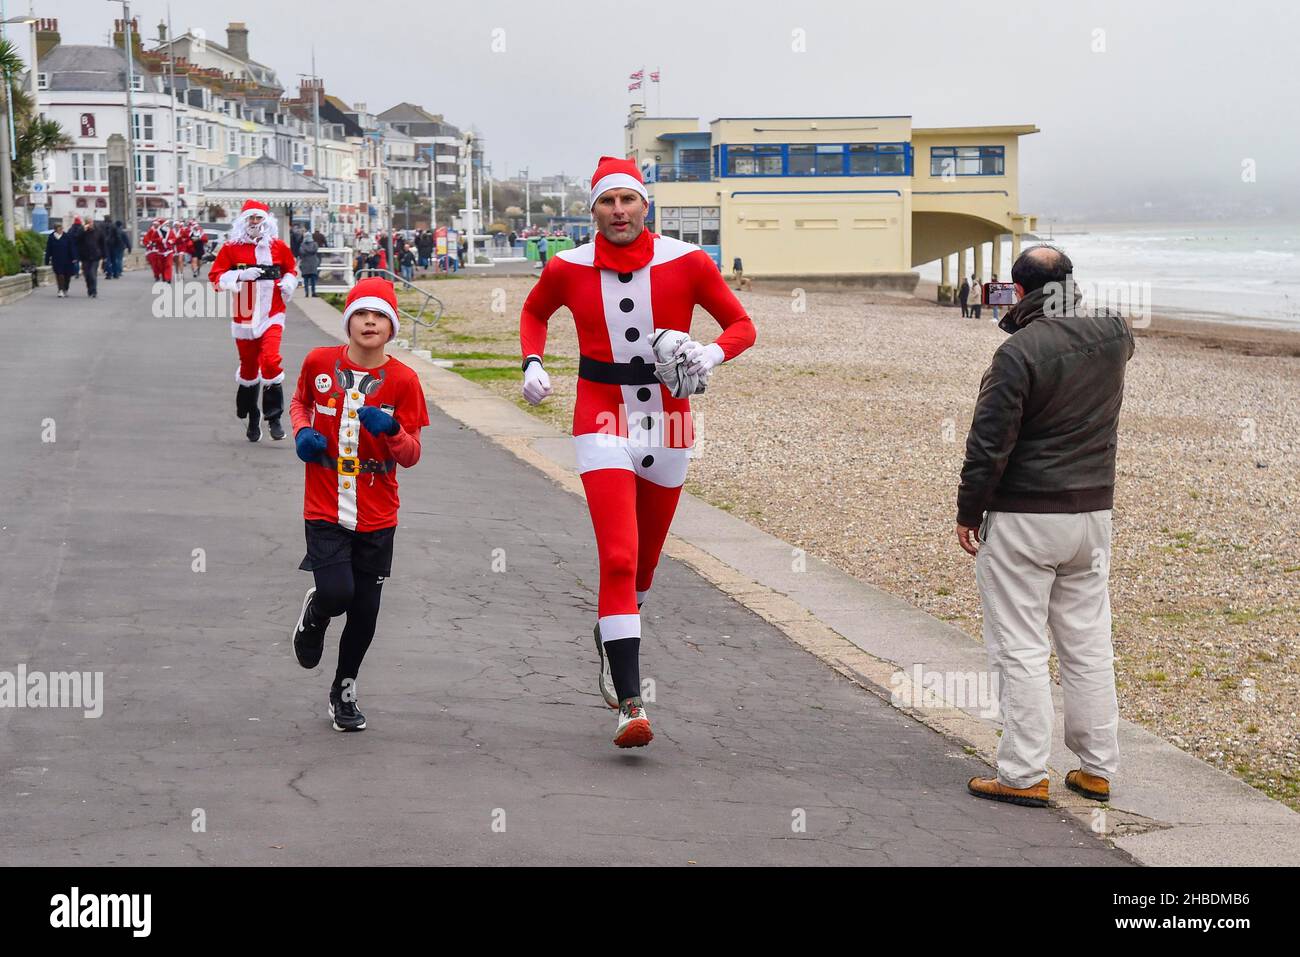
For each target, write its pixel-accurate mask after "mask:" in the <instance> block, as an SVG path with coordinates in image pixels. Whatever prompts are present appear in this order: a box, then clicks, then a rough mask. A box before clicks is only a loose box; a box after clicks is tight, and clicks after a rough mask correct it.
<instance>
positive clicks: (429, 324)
mask: <svg viewBox="0 0 1300 957" xmlns="http://www.w3.org/2000/svg"><path fill="white" fill-rule="evenodd" d="M366 276H382V277H384V278H385V279H387V280H389V281H390V282H392V283H393V285H394V286H397V285H399V284H400V285H401V286H404V287H405V288H407V289H409V290H411V291H412V292H415V293H419V294H420V295H421V296H423V297H424V299H423V301H422V302H421V303H420V308H419V309H418V310H416V311H415V312H410V311H408V310H406V309H403V308H402V306H401V300H400V299H399V300H398V306H397V313H398V315H400V316H401V317H402V318H403V319H409V320H410V322H411V325H412V328H411V348H412V349H414V348H416V347H417V346H418V345H419V340H418V338H417V335H418V332H419V328H420V327H421V326H423V327H424V328H425V329H432V328H433V327H434V326H436V325H437V324H438V323H439V322H440V321H441V320H442V314H443V311H444V310H445V308H446V307H445V306H443V304H442V300H441V299H439V298H438V297H437V296H435V295H434V294H433V293H431V292H429V291H428V290H427V289H421V288H420V287H419V286H417V285H416V284H415V283H413V282H410V281H409V280H407V279H404V278H403V277H401V276H399V275H397V274H396V273H394V272H392V271H390V270H387V269H372V268H371V267H369V266H366V267H365V268H364V269H362V270H360V271H359V272H358V273H357V278H358V279H363V278H365V277H366ZM430 303H434V304H435V305H436V313H435V314H434V316H433V318H432V319H426V318H425V312H426V311H427V310H428V309H429V304H430ZM398 332H399V334H400V332H401V330H400V329H399V330H398Z"/></svg>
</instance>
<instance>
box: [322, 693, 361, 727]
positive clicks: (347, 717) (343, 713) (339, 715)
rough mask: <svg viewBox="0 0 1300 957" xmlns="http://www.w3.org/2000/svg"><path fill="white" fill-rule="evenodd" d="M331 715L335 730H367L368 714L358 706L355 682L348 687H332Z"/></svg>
mask: <svg viewBox="0 0 1300 957" xmlns="http://www.w3.org/2000/svg"><path fill="white" fill-rule="evenodd" d="M330 717H331V718H332V719H333V720H334V730H335V731H364V730H366V716H365V715H364V714H362V713H361V711H360V709H358V708H357V686H356V683H355V682H353V683H352V684H351V685H349V686H348V687H347V688H346V689H338V688H330Z"/></svg>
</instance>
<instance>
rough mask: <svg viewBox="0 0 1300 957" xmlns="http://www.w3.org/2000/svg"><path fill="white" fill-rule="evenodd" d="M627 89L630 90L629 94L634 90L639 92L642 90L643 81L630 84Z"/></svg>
mask: <svg viewBox="0 0 1300 957" xmlns="http://www.w3.org/2000/svg"><path fill="white" fill-rule="evenodd" d="M627 89H628V92H629V93H630V92H631V91H632V90H639V89H641V81H640V80H637V81H636V82H635V83H629V84H628V85H627Z"/></svg>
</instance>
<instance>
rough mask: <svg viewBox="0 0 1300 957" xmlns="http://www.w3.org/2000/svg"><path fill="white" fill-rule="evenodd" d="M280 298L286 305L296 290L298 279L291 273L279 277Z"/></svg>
mask: <svg viewBox="0 0 1300 957" xmlns="http://www.w3.org/2000/svg"><path fill="white" fill-rule="evenodd" d="M279 286H280V298H281V299H283V300H284V301H285V303H286V304H287V303H288V302H289V300H290V299H292V298H293V291H294V290H295V289H297V288H298V277H297V276H295V275H294V274H293V273H291V272H287V273H285V274H284V275H283V276H281V277H280V282H279Z"/></svg>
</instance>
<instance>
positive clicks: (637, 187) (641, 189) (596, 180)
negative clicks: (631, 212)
mask: <svg viewBox="0 0 1300 957" xmlns="http://www.w3.org/2000/svg"><path fill="white" fill-rule="evenodd" d="M609 189H630V190H633V191H634V192H637V193H640V194H641V198H642V199H644V200H645V201H646V202H649V201H650V196H649V194H648V193H647V192H646V191H645V180H643V179H642V178H641V171H640V170H639V169H637V166H636V163H634V162H632V160H629V159H619V158H618V157H617V156H602V157H601V158H600V162H599V163H597V164H596V172H594V173H592V174H591V197H590V200H589V203H590V205H592V206H595V205H596V200H597V199H598V198H599V197H600V194H601V193H603V192H605V191H606V190H609Z"/></svg>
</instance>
